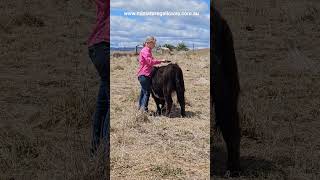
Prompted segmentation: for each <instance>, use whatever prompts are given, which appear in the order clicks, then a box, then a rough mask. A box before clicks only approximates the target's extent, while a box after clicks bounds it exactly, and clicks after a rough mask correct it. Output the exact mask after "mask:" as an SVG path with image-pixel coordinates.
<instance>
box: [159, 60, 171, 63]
mask: <svg viewBox="0 0 320 180" xmlns="http://www.w3.org/2000/svg"><path fill="white" fill-rule="evenodd" d="M161 62H163V63H169V62H171V61H168V60H165V59H162V60H161Z"/></svg>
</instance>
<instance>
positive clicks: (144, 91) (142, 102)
mask: <svg viewBox="0 0 320 180" xmlns="http://www.w3.org/2000/svg"><path fill="white" fill-rule="evenodd" d="M138 80H139V82H140V85H141V91H140V97H139V109H141V108H143V110H145V111H148V102H149V97H150V91H151V78H150V77H148V76H143V75H141V76H139V77H138Z"/></svg>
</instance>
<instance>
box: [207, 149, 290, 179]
mask: <svg viewBox="0 0 320 180" xmlns="http://www.w3.org/2000/svg"><path fill="white" fill-rule="evenodd" d="M211 153H212V156H211V157H210V161H211V169H210V175H211V176H215V177H220V178H224V177H226V171H227V170H226V166H227V152H226V151H225V150H224V149H223V147H222V146H215V147H214V148H213V151H211ZM240 168H241V171H240V176H241V177H247V178H257V177H259V178H261V177H266V176H267V175H268V174H275V175H278V176H281V177H283V176H284V173H283V172H282V171H281V170H279V169H277V168H276V166H275V165H274V163H273V162H271V161H268V160H265V159H261V158H257V157H254V156H243V157H240ZM283 178H285V177H283Z"/></svg>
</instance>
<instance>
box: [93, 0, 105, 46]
mask: <svg viewBox="0 0 320 180" xmlns="http://www.w3.org/2000/svg"><path fill="white" fill-rule="evenodd" d="M95 2H96V9H97V13H96V16H97V19H96V24H95V26H94V27H93V30H92V33H91V35H90V37H89V39H88V46H89V47H90V46H92V45H94V44H98V43H100V42H110V33H109V32H110V1H107V0H95Z"/></svg>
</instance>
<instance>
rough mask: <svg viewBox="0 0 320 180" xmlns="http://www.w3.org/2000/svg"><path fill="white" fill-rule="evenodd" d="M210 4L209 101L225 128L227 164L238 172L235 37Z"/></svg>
mask: <svg viewBox="0 0 320 180" xmlns="http://www.w3.org/2000/svg"><path fill="white" fill-rule="evenodd" d="M211 8H212V9H211V23H210V26H211V27H210V28H211V41H210V43H211V55H212V57H211V59H210V60H211V62H210V76H211V78H210V84H211V88H210V94H211V98H210V101H211V107H213V106H214V109H215V123H216V127H217V128H219V129H220V131H221V132H222V136H223V138H224V141H225V143H226V146H227V151H228V163H227V166H228V167H227V168H228V170H230V171H231V172H238V171H239V170H240V160H239V158H240V136H241V135H240V125H239V115H238V107H237V106H238V96H239V92H240V85H239V77H238V69H237V62H236V57H235V52H234V47H233V37H232V32H231V30H230V28H229V26H228V24H227V22H226V21H225V19H223V18H222V17H221V15H220V13H219V12H218V11H217V10H216V9H214V8H213V7H211ZM213 156H214V154H213ZM213 166H217V164H215V165H213ZM213 168H214V167H213Z"/></svg>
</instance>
